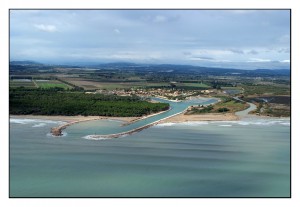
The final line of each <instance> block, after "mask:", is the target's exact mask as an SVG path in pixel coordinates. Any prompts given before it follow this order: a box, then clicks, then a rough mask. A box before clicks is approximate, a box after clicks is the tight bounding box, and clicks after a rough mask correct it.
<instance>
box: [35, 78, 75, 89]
mask: <svg viewBox="0 0 300 207" xmlns="http://www.w3.org/2000/svg"><path fill="white" fill-rule="evenodd" d="M34 82H35V83H36V84H37V85H38V87H39V88H46V89H47V88H54V87H59V88H63V89H71V88H72V87H71V86H69V85H67V84H65V83H62V82H60V81H58V80H34Z"/></svg>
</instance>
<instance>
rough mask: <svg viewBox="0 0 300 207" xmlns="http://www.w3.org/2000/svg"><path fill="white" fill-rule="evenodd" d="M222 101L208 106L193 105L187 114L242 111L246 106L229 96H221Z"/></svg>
mask: <svg viewBox="0 0 300 207" xmlns="http://www.w3.org/2000/svg"><path fill="white" fill-rule="evenodd" d="M221 99H222V101H221V102H219V103H217V104H215V105H213V106H212V105H209V106H206V107H205V106H204V107H203V106H198V107H193V108H191V110H190V111H189V112H187V114H202V113H226V112H237V111H242V110H244V109H246V108H247V107H248V104H246V103H244V102H241V101H238V100H235V99H233V98H230V97H225V96H223V97H221Z"/></svg>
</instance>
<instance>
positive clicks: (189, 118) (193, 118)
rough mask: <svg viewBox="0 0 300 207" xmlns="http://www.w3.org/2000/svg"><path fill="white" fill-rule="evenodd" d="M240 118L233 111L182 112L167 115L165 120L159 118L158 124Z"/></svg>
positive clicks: (234, 119)
mask: <svg viewBox="0 0 300 207" xmlns="http://www.w3.org/2000/svg"><path fill="white" fill-rule="evenodd" d="M239 119H240V118H239V117H238V116H236V115H235V114H233V113H226V114H219V113H208V114H195V115H184V113H181V114H178V115H176V116H173V117H169V118H167V119H165V120H161V121H160V122H159V123H158V124H162V123H181V122H186V121H236V120H239Z"/></svg>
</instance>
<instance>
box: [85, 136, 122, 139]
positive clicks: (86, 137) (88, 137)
mask: <svg viewBox="0 0 300 207" xmlns="http://www.w3.org/2000/svg"><path fill="white" fill-rule="evenodd" d="M120 137H121V136H120ZM82 138H83V139H87V140H111V139H113V138H107V137H99V136H97V137H95V135H87V136H84V137H82Z"/></svg>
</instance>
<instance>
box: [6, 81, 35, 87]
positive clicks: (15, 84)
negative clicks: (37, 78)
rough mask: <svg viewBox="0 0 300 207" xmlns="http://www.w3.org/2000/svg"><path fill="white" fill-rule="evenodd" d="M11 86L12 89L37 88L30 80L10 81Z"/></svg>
mask: <svg viewBox="0 0 300 207" xmlns="http://www.w3.org/2000/svg"><path fill="white" fill-rule="evenodd" d="M9 86H10V87H12V88H17V87H24V88H36V85H35V84H34V82H33V81H31V80H29V79H13V80H10V81H9Z"/></svg>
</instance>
